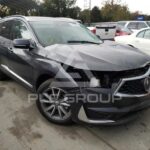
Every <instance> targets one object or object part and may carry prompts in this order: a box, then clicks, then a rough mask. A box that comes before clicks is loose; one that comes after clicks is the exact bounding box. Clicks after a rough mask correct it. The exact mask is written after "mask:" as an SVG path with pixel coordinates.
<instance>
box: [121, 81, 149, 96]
mask: <svg viewBox="0 0 150 150" xmlns="http://www.w3.org/2000/svg"><path fill="white" fill-rule="evenodd" d="M119 93H122V94H132V95H133V94H137V95H140V94H146V93H147V92H146V91H145V87H144V79H139V80H133V81H127V82H125V83H124V84H123V85H122V87H121V88H120V90H119Z"/></svg>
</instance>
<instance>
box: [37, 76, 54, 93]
mask: <svg viewBox="0 0 150 150" xmlns="http://www.w3.org/2000/svg"><path fill="white" fill-rule="evenodd" d="M52 78H54V77H53V76H52V75H50V74H42V75H40V76H39V77H38V79H37V81H36V85H35V89H36V91H37V90H38V88H39V87H40V85H41V84H42V83H44V82H45V81H47V80H49V79H52Z"/></svg>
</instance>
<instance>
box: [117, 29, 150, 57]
mask: <svg viewBox="0 0 150 150" xmlns="http://www.w3.org/2000/svg"><path fill="white" fill-rule="evenodd" d="M115 41H116V42H118V43H121V44H127V45H130V46H132V47H135V48H138V49H140V50H142V51H143V52H145V53H147V54H148V55H150V28H147V29H142V30H140V31H138V32H135V33H133V34H132V35H130V36H123V37H115Z"/></svg>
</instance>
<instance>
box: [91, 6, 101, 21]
mask: <svg viewBox="0 0 150 150" xmlns="http://www.w3.org/2000/svg"><path fill="white" fill-rule="evenodd" d="M100 21H102V16H101V11H100V9H99V8H98V7H96V6H95V7H94V8H93V9H92V11H91V22H100Z"/></svg>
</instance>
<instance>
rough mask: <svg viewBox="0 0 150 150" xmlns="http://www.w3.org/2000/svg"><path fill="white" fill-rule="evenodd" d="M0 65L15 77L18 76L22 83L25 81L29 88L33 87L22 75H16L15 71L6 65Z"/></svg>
mask: <svg viewBox="0 0 150 150" xmlns="http://www.w3.org/2000/svg"><path fill="white" fill-rule="evenodd" d="M1 67H2V68H3V69H4V70H5V71H7V72H9V73H10V74H12V75H13V76H15V77H16V78H18V79H19V80H20V81H22V82H23V83H25V84H26V85H27V86H29V87H30V88H33V86H32V85H31V84H30V83H29V82H27V81H26V80H24V79H23V78H22V77H20V76H19V75H17V74H16V73H15V72H13V71H12V70H11V69H9V68H8V67H7V66H6V65H3V64H1Z"/></svg>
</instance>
